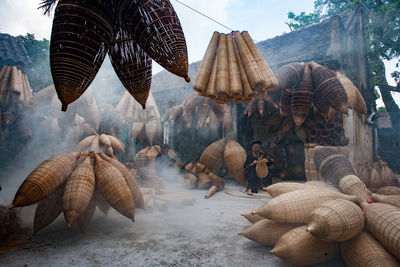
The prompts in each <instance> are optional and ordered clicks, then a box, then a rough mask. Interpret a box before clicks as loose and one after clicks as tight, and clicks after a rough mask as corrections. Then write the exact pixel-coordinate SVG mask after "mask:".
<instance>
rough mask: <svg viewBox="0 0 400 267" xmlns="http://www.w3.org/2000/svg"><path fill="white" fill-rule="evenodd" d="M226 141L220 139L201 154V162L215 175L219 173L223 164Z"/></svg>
mask: <svg viewBox="0 0 400 267" xmlns="http://www.w3.org/2000/svg"><path fill="white" fill-rule="evenodd" d="M225 144H226V140H225V139H220V140H218V141H215V142H214V143H212V144H211V145H209V146H208V147H207V148H206V149H204V151H203V153H201V156H200V159H199V162H200V163H201V164H203V165H204V166H206V168H207V169H209V170H210V171H211V172H213V173H218V171H219V169H220V168H221V166H222V164H223V154H224V150H225Z"/></svg>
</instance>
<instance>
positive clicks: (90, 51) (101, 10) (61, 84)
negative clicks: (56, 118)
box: [50, 0, 113, 111]
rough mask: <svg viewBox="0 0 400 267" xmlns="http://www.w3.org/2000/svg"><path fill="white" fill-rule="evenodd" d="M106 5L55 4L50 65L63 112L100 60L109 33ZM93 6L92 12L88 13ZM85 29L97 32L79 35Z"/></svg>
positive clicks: (71, 0)
mask: <svg viewBox="0 0 400 267" xmlns="http://www.w3.org/2000/svg"><path fill="white" fill-rule="evenodd" d="M109 8H110V7H108V6H106V5H104V3H103V2H102V3H100V2H90V3H89V2H84V3H83V2H80V1H76V0H66V1H62V2H59V3H58V5H57V7H56V10H55V12H54V20H53V29H52V34H51V42H50V67H51V73H52V76H53V80H54V85H55V88H56V90H57V94H58V97H59V99H60V101H61V103H62V110H63V111H66V110H67V107H68V105H69V104H70V103H72V102H74V101H75V100H76V99H78V98H79V97H80V96H81V95H82V94H83V92H85V90H86V89H87V88H88V87H89V85H90V83H91V82H92V81H93V79H94V77H95V76H96V74H97V72H98V70H99V68H100V66H101V64H102V63H103V60H104V57H105V55H106V52H107V50H108V48H109V45H110V40H111V39H112V32H113V25H112V23H111V22H110V20H109V19H108V16H107V14H108V10H110V9H109ZM93 9H94V10H96V12H90V10H93ZM71 24H72V25H74V26H73V27H72V26H70V27H66V26H65V25H71ZM89 28H91V29H93V28H95V29H96V32H97V34H82V33H84V32H86V31H87V29H89ZM67 29H68V30H67Z"/></svg>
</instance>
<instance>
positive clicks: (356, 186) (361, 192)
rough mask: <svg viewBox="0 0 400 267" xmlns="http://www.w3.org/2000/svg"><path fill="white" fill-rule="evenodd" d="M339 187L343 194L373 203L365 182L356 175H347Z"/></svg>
mask: <svg viewBox="0 0 400 267" xmlns="http://www.w3.org/2000/svg"><path fill="white" fill-rule="evenodd" d="M339 187H340V189H341V190H342V191H343V193H345V194H348V195H354V196H356V197H358V199H359V200H360V201H371V200H372V199H371V192H369V190H368V188H367V187H366V186H365V184H364V183H363V181H361V180H360V178H358V177H357V176H355V175H347V176H345V177H343V178H342V179H340V182H339Z"/></svg>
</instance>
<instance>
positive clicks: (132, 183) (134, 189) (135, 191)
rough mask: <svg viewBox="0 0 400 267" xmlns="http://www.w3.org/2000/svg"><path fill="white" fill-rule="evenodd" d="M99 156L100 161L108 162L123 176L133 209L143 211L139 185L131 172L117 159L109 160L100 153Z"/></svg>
mask: <svg viewBox="0 0 400 267" xmlns="http://www.w3.org/2000/svg"><path fill="white" fill-rule="evenodd" d="M99 155H100V157H101V158H102V159H104V160H106V161H108V162H110V163H111V164H112V165H113V166H114V167H116V168H117V169H118V170H119V171H120V173H121V174H122V176H124V179H125V182H126V184H127V185H128V187H129V190H130V191H131V193H132V195H133V199H134V202H135V207H137V208H139V209H144V199H143V194H142V192H141V191H140V188H139V185H138V183H137V182H136V179H135V177H134V176H133V174H132V172H131V171H130V170H128V168H127V167H126V166H125V165H124V164H122V163H121V162H119V161H118V160H117V159H113V158H110V157H108V156H107V155H106V154H104V153H100V154H99Z"/></svg>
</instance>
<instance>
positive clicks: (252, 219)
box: [241, 210, 266, 223]
mask: <svg viewBox="0 0 400 267" xmlns="http://www.w3.org/2000/svg"><path fill="white" fill-rule="evenodd" d="M254 212H255V211H254V210H251V211H249V212H246V213H243V214H241V215H242V216H243V217H245V218H246V220H248V221H249V222H251V223H256V222H258V221H261V220H264V219H266V218H264V217H262V216H260V215H257V214H255V213H254Z"/></svg>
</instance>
